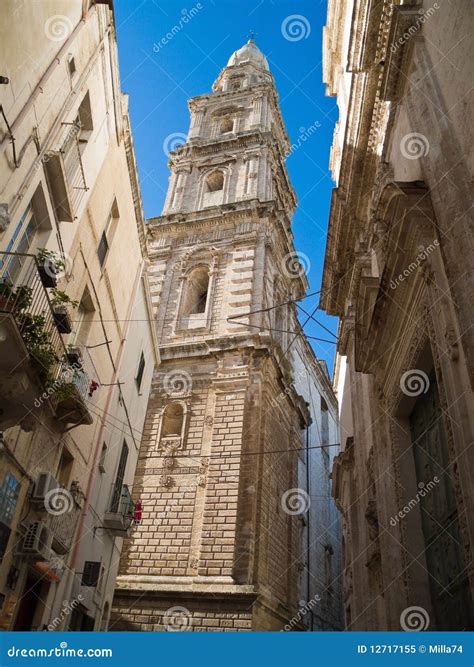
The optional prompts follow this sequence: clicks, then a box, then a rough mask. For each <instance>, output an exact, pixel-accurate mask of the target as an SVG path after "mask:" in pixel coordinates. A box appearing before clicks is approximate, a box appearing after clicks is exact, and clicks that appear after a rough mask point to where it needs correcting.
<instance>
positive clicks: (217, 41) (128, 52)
mask: <svg viewBox="0 0 474 667" xmlns="http://www.w3.org/2000/svg"><path fill="white" fill-rule="evenodd" d="M191 10H193V11H191ZM115 12H116V24H117V33H118V45H119V60H120V71H121V81H122V89H123V90H124V91H125V92H127V93H128V94H129V95H130V114H131V120H132V128H133V134H134V141H135V148H136V153H137V161H138V169H139V174H140V183H141V188H142V194H143V202H144V207H145V215H146V216H147V217H152V216H156V215H160V213H161V211H162V207H163V202H164V198H165V194H166V188H167V184H168V176H169V171H168V165H167V155H166V152H165V151H164V150H163V144H164V143H166V141H167V137H169V135H172V134H175V133H180V134H181V133H182V134H186V133H187V131H188V127H189V114H188V108H187V100H188V99H189V98H190V97H193V96H195V95H201V94H203V93H206V92H211V86H212V83H213V81H214V80H215V79H216V77H217V75H218V74H219V71H220V70H221V69H222V67H224V66H225V65H226V63H227V61H228V59H229V57H230V55H231V54H232V52H233V51H235V50H236V49H238V48H240V47H241V46H242V44H244V43H245V42H246V41H247V39H248V37H249V33H250V32H251V31H254V32H255V33H256V37H255V41H256V43H257V45H258V47H259V48H260V49H261V50H262V51H263V53H264V54H265V55H266V57H267V59H268V61H269V65H270V69H271V71H272V74H273V76H274V77H275V82H276V86H277V89H278V93H279V96H280V104H281V110H282V114H283V118H284V121H285V123H286V127H287V130H288V134H289V136H290V141H291V142H292V143H295V144H297V143H298V140H299V144H300V146H299V148H297V149H296V150H294V151H293V153H292V154H291V155H290V156H289V157H288V159H287V167H288V171H289V174H290V178H291V181H292V183H293V186H294V188H295V190H296V193H297V196H298V201H299V205H298V209H297V212H296V214H295V217H294V220H293V232H294V235H295V245H296V249H297V250H298V251H300V252H302V253H304V254H305V255H307V257H308V258H309V262H310V266H309V270H308V272H307V278H308V280H309V283H310V291H315V290H319V289H320V286H321V276H322V268H323V261H324V248H325V242H326V233H327V223H328V215H329V204H330V196H331V190H332V188H333V187H334V183H333V182H332V180H331V176H330V173H329V170H328V164H329V151H330V147H331V142H332V134H333V128H334V124H335V121H336V120H337V116H338V113H337V107H336V102H335V99H334V98H331V97H326V96H325V92H324V84H323V83H322V29H323V26H324V24H325V21H326V1H325V0H320V1H318V0H312V1H311V0H298V2H295V1H293V2H289V1H286V0H263V1H261V2H259V0H254V1H252V2H250V1H247V0H220V1H219V0H199V2H198V1H194V0H188V3H187V4H184V3H181V1H179V2H178V1H177V0H134V2H130V0H115ZM184 15H187V16H188V17H190V18H189V20H188V21H187V22H184V21H182V20H181V21H180V19H182V17H183V16H184ZM191 15H192V16H191ZM175 26H178V27H179V29H178V30H176V29H175V30H174V35H173V36H172V37H171V39H168V40H167V43H164V42H163V38H164V37H166V35H167V33H170V32H171V31H172V30H173V28H174V27H175ZM311 127H312V128H313V129H312V130H311V132H309V133H308V132H307V131H308V129H309V128H311ZM302 135H306V136H307V138H306V141H303V140H302V139H299V137H301V136H302ZM317 303H318V296H314V297H310V298H308V299H306V300H305V301H304V302H302V303H301V305H302V306H303V307H304V308H305V310H307V311H309V312H311V311H312V310H313V309H314V308H315V307H316V305H317ZM302 317H303V320H302V323H303V322H304V319H306V317H305V315H304V314H302ZM315 317H317V318H318V319H319V320H320V321H321V322H322V323H323V324H324V326H326V327H328V328H329V329H331V331H333V332H335V331H336V319H335V318H332V317H328V316H327V315H325V314H324V313H323V312H322V311H317V312H316V313H315ZM305 331H306V333H307V334H308V335H309V336H316V337H320V338H325V339H328V340H333V336H331V335H330V334H328V333H327V332H326V331H325V330H324V329H322V328H321V327H319V326H318V325H317V324H316V323H315V322H313V321H312V320H310V322H309V323H308V324H307V325H306V326H305ZM311 343H312V345H313V348H314V349H315V352H316V354H317V355H318V357H320V358H322V359H325V360H326V362H327V363H328V367H329V371H330V373H331V374H332V367H333V357H334V349H335V346H334V345H333V344H328V343H322V342H318V341H315V340H312V341H311Z"/></svg>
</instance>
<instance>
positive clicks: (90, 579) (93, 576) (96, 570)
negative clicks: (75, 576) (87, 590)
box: [81, 560, 100, 588]
mask: <svg viewBox="0 0 474 667" xmlns="http://www.w3.org/2000/svg"><path fill="white" fill-rule="evenodd" d="M99 575H100V561H95V560H86V562H85V563H84V572H83V573H82V580H81V586H91V587H92V588H96V587H97V584H98V582H99Z"/></svg>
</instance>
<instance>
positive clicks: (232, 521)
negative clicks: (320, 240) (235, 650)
mask: <svg viewBox="0 0 474 667" xmlns="http://www.w3.org/2000/svg"><path fill="white" fill-rule="evenodd" d="M189 108H190V113H191V124H190V130H189V133H188V137H187V141H186V143H185V144H184V145H182V146H180V147H178V148H177V149H176V150H175V151H174V152H173V153H171V155H170V168H171V177H170V183H169V189H168V195H167V198H166V202H165V206H164V210H163V214H162V215H161V216H160V217H158V218H152V219H151V220H149V222H148V235H149V247H148V252H149V256H150V260H151V263H152V266H151V267H150V280H151V291H152V300H153V302H154V304H155V321H156V327H157V337H158V340H159V351H160V358H161V366H160V368H159V369H158V371H157V373H156V374H155V377H154V379H153V384H152V390H151V396H150V401H149V407H148V413H147V417H146V426H145V432H144V438H143V441H142V446H141V450H140V455H139V462H138V467H137V475H136V478H135V483H134V496H135V497H140V499H141V502H142V510H143V515H142V516H143V518H142V522H141V524H140V525H139V526H136V528H135V529H134V532H133V535H132V537H131V538H130V540H128V541H127V544H126V547H125V548H124V550H123V552H122V557H121V565H120V571H119V576H118V578H117V589H116V592H115V597H114V605H113V611H112V620H111V624H110V628H111V629H113V630H146V631H166V630H176V629H185V630H192V631H249V630H281V629H293V628H294V629H304V628H305V627H307V618H304V617H305V615H306V614H305V613H304V612H303V613H299V608H300V606H302V605H304V604H305V603H306V602H307V600H303V599H302V596H303V595H305V589H304V588H303V582H302V572H303V571H304V568H305V566H306V565H307V561H305V556H304V553H303V544H304V542H303V538H304V535H303V533H304V530H303V528H304V522H305V520H307V509H308V507H307V500H308V498H307V492H306V491H305V488H300V484H301V483H302V482H301V478H302V466H303V467H304V463H305V454H304V449H303V447H302V446H301V445H302V443H303V445H304V444H305V442H306V440H305V439H303V433H304V432H305V431H306V429H308V427H309V425H310V422H311V414H310V410H309V408H308V404H307V403H306V401H305V399H304V398H303V395H304V392H303V391H300V389H299V385H298V382H299V384H300V385H303V384H304V383H303V381H302V379H301V378H300V379H299V380H297V379H296V374H297V370H296V364H295V357H296V354H297V350H299V352H298V354H300V357H301V362H300V363H301V364H303V363H305V361H307V358H308V357H309V356H310V355H309V352H308V351H307V350H306V351H305V350H304V349H303V348H302V347H301V346H298V347H297V346H296V345H294V346H293V345H292V344H291V341H292V338H294V337H295V336H294V332H297V333H299V334H300V336H301V335H303V334H302V332H301V331H300V330H299V329H298V328H297V327H298V325H297V319H296V308H295V305H294V299H297V298H300V297H302V296H303V295H304V292H305V289H306V287H307V284H306V279H305V276H304V273H302V271H301V270H300V269H299V267H297V265H296V264H295V251H294V248H293V242H292V232H291V219H292V215H293V212H294V209H295V206H296V198H295V194H294V192H293V189H292V187H291V184H290V182H289V178H288V174H287V171H286V167H285V164H284V160H285V156H286V154H287V153H288V150H289V142H288V138H287V135H286V131H285V128H284V124H283V121H282V118H281V114H280V110H279V103H278V98H277V94H276V90H275V86H274V81H273V77H272V75H271V73H270V72H269V68H268V64H267V61H266V59H265V57H264V56H263V55H262V53H261V52H260V51H259V50H258V48H257V47H256V45H255V43H254V42H253V41H252V40H250V41H249V42H248V43H247V44H246V45H244V46H243V47H242V48H241V49H240V50H239V51H236V52H235V53H234V54H233V56H232V57H231V59H230V60H229V63H228V65H227V66H226V67H225V68H224V69H223V70H222V71H221V73H220V74H219V76H218V78H217V80H216V81H215V83H214V86H213V89H212V93H211V94H205V95H202V96H199V97H196V98H193V99H192V100H191V101H190V103H189ZM305 355H306V356H305ZM311 361H312V362H313V363H315V364H316V361H315V359H314V355H313V357H312V359H311ZM316 365H317V364H316ZM298 372H300V375H301V369H298ZM314 373H315V377H316V374H317V373H319V376H318V379H317V380H313V379H312V380H311V382H313V381H314V382H315V383H317V382H319V385H317V386H318V387H319V390H320V391H324V394H325V395H326V394H327V393H329V394H332V391H331V388H330V386H329V383H328V382H327V379H322V375H323V373H322V371H321V368H320V367H319V366H318V367H317V369H316V370H315V371H314ZM315 387H316V384H315ZM315 394H316V389H315ZM318 399H319V394H318ZM327 401H328V403H330V409H331V410H332V414H333V415H334V398H333V397H331V398H328V399H327ZM318 411H320V403H319V404H318ZM328 428H329V427H328ZM331 437H332V434H331ZM318 451H319V450H318ZM326 481H327V480H326ZM302 517H303V518H302ZM304 517H306V519H305V518H304ZM311 541H312V536H311ZM310 547H311V544H310ZM309 594H310V595H311V594H313V595H314V591H313V588H311V589H310V591H309ZM298 614H299V615H298ZM295 619H296V620H295Z"/></svg>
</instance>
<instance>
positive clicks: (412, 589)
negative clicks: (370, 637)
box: [323, 0, 474, 630]
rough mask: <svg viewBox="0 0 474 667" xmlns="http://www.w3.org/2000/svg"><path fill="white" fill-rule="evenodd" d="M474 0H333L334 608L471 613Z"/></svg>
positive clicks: (381, 625) (328, 57) (327, 65)
mask: <svg viewBox="0 0 474 667" xmlns="http://www.w3.org/2000/svg"><path fill="white" fill-rule="evenodd" d="M473 24H474V7H473V5H472V3H470V2H467V1H463V0H455V1H454V2H449V3H447V2H435V3H430V2H426V1H423V2H418V3H411V2H410V3H409V2H393V1H392V0H384V1H380V2H371V1H369V0H344V1H342V2H336V1H332V2H330V3H329V9H328V20H327V27H326V29H325V41H324V76H325V82H326V85H327V92H328V94H330V95H335V96H336V97H337V102H338V106H339V110H340V118H339V121H338V123H337V126H336V131H335V135H334V143H333V147H332V154H331V168H332V171H333V176H334V179H335V181H336V183H337V187H336V188H335V190H334V191H333V197H332V204H331V214H330V225H329V234H328V242H327V248H326V260H325V269H324V277H323V290H324V293H323V307H324V308H325V310H326V311H327V312H328V313H330V314H333V315H338V316H339V317H340V318H341V319H340V327H339V342H338V357H337V362H336V386H337V394H338V398H339V401H340V423H341V449H342V452H341V453H340V454H339V455H338V457H337V459H336V462H335V465H334V472H333V484H334V487H333V488H334V494H335V498H336V500H337V503H338V505H339V507H340V509H341V512H342V516H343V525H344V530H343V532H344V547H343V553H344V606H345V622H346V627H347V628H348V629H354V630H387V629H388V630H399V629H404V630H407V629H426V628H429V629H430V630H454V629H472V627H473V624H474V616H473V606H472V591H473V584H474V569H473V548H474V526H473V517H474V511H473V509H474V508H473V502H474V493H473V484H472V479H473V475H472V473H473V450H472V442H473V438H472V434H473V416H474V409H473V396H472V389H473V378H474V373H473V371H474V366H473V359H474V346H473V335H474V330H473V328H472V308H471V304H472V301H473V292H474V282H473V257H474V255H473V239H474V235H473V229H472V215H470V214H469V210H470V208H471V206H472V202H471V196H470V179H471V176H470V174H472V167H473V159H474V157H473V153H472V145H473V137H472V132H473V130H472V126H471V125H469V124H468V123H467V116H466V114H465V109H466V105H468V100H469V96H472V90H471V81H472V77H473V72H472V47H471V46H470V44H469V34H471V33H472V30H473Z"/></svg>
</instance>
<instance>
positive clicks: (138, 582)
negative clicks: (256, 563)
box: [115, 575, 257, 597]
mask: <svg viewBox="0 0 474 667" xmlns="http://www.w3.org/2000/svg"><path fill="white" fill-rule="evenodd" d="M144 591H147V592H149V593H157V594H172V595H176V594H179V593H181V594H187V593H190V594H191V593H192V594H196V593H201V594H204V595H205V594H212V595H226V596H228V595H232V596H236V597H238V596H244V597H247V596H256V595H257V591H256V589H255V587H254V586H250V585H243V584H236V583H235V582H234V580H233V579H232V578H231V577H161V576H153V575H143V576H141V575H130V576H123V575H122V576H119V577H117V582H116V588H115V595H121V594H131V595H133V594H134V593H136V592H144Z"/></svg>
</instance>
